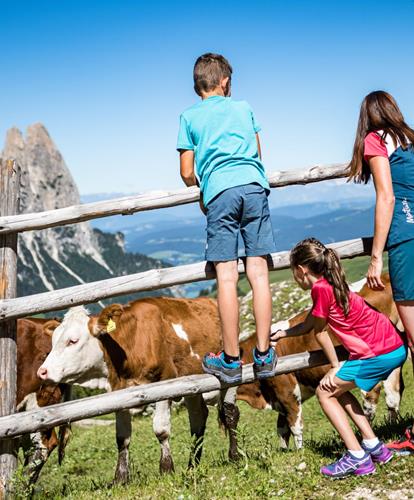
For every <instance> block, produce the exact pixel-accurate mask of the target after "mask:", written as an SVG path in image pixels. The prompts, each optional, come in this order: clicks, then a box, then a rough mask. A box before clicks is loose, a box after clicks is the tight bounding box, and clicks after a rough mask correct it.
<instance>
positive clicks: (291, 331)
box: [270, 312, 316, 342]
mask: <svg viewBox="0 0 414 500" xmlns="http://www.w3.org/2000/svg"><path fill="white" fill-rule="evenodd" d="M315 319H316V318H315V317H314V316H312V314H311V312H309V314H308V315H307V316H306V319H305V321H303V322H302V323H299V324H297V325H295V326H292V328H288V329H286V330H276V332H274V333H272V334H271V336H270V338H271V340H272V341H274V342H276V341H277V340H279V339H283V338H284V337H298V336H299V335H304V334H305V333H309V332H310V331H311V330H312V329H313V328H314V320H315Z"/></svg>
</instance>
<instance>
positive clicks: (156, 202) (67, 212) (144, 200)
mask: <svg viewBox="0 0 414 500" xmlns="http://www.w3.org/2000/svg"><path fill="white" fill-rule="evenodd" d="M346 176H347V165H346V164H345V163H334V164H331V165H317V166H314V167H311V168H308V169H301V170H288V171H281V172H274V173H272V174H270V175H269V176H268V180H269V183H270V186H271V187H272V188H276V187H284V186H292V185H295V184H311V183H313V182H320V181H326V180H332V179H340V178H342V177H346ZM199 198H200V190H199V189H198V188H197V187H191V188H185V189H179V190H176V191H154V192H150V193H146V194H141V195H136V196H128V197H124V198H117V199H112V200H105V201H98V202H93V203H85V204H82V205H73V206H70V207H65V208H58V209H56V210H48V211H45V212H37V213H30V214H19V215H11V216H7V217H0V234H7V233H13V232H22V231H32V230H34V229H46V228H48V227H55V226H62V225H65V224H74V223H76V222H83V221H87V220H91V219H98V218H101V217H109V216H110V215H130V214H133V213H135V212H140V211H144V210H154V209H157V208H166V207H174V206H178V205H185V204H187V203H194V202H196V201H197V200H199Z"/></svg>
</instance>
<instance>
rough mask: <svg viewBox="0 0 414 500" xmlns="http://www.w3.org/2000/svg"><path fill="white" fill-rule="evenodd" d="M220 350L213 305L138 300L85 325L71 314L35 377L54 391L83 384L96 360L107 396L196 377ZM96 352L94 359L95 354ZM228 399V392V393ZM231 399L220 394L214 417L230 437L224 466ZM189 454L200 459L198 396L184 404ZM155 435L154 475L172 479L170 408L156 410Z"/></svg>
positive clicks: (84, 317) (234, 418)
mask: <svg viewBox="0 0 414 500" xmlns="http://www.w3.org/2000/svg"><path fill="white" fill-rule="evenodd" d="M220 346H221V338H220V322H219V317H218V311H217V305H216V302H215V301H214V300H212V299H208V298H199V299H172V298H166V297H157V298H147V299H140V300H137V301H135V302H132V303H131V304H129V305H125V306H122V305H120V304H113V305H110V306H108V307H106V308H104V309H103V310H102V312H101V313H100V315H99V316H97V317H89V316H88V314H87V312H86V310H85V309H84V308H82V307H77V308H73V309H71V310H70V311H69V312H68V313H67V314H66V315H65V317H64V319H63V321H62V324H61V325H60V326H59V327H58V328H56V330H55V332H54V334H53V349H52V351H51V353H50V354H49V356H48V357H47V359H46V360H45V362H44V363H43V365H42V366H41V367H40V369H39V370H38V375H39V377H40V378H42V379H43V380H48V381H51V382H54V383H59V382H71V383H73V382H75V381H78V380H80V379H81V380H86V379H87V378H88V377H90V376H91V372H94V376H96V375H98V376H102V375H103V373H104V372H103V371H102V366H101V367H100V368H99V370H101V371H100V372H99V370H97V369H96V368H97V366H99V363H100V361H99V359H98V358H99V352H100V353H101V357H102V352H103V357H102V359H104V367H105V370H106V373H107V375H108V379H109V382H110V386H111V388H112V389H113V390H116V389H122V388H125V387H129V386H132V385H138V384H143V383H151V382H157V381H159V380H165V379H170V378H175V377H180V376H184V375H191V374H195V373H202V368H201V358H202V356H203V355H204V354H205V353H206V352H209V351H214V352H215V351H217V350H219V349H220ZM97 347H99V348H98V351H97V349H96V348H97ZM233 392H235V391H233ZM233 400H234V396H230V397H229V398H227V393H226V391H223V393H222V394H221V401H220V403H219V415H220V419H221V420H222V422H223V424H224V426H225V427H226V428H227V430H228V431H229V437H230V449H229V457H230V459H237V458H238V451H237V443H236V427H237V422H238V419H239V412H238V409H237V406H236V405H235V404H234V402H233ZM185 404H186V407H187V410H188V414H189V419H190V429H191V434H192V435H193V436H194V439H195V448H194V450H195V451H193V452H192V455H191V457H190V465H192V464H193V463H197V462H198V461H199V459H200V457H201V445H202V439H203V435H204V431H205V426H206V419H207V415H208V409H207V406H206V404H205V402H204V399H203V397H202V395H196V396H192V397H188V398H185ZM153 427H154V432H155V434H156V436H157V438H158V440H159V442H160V445H161V458H160V470H161V471H162V472H169V471H172V470H173V468H174V466H173V460H172V456H171V451H170V447H169V437H170V432H171V429H170V427H171V424H170V402H169V401H161V402H159V403H157V404H156V408H155V413H154V417H153ZM130 437H131V416H130V413H129V411H128V410H126V411H120V412H117V420H116V440H117V446H118V463H117V467H116V472H115V480H116V481H117V482H124V481H126V480H127V478H128V447H129V442H130Z"/></svg>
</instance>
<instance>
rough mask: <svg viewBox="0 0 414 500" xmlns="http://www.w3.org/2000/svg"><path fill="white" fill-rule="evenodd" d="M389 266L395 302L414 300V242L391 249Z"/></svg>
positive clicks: (403, 243) (389, 250)
mask: <svg viewBox="0 0 414 500" xmlns="http://www.w3.org/2000/svg"><path fill="white" fill-rule="evenodd" d="M388 266H389V270H390V278H391V286H392V293H393V295H394V300H396V301H397V302H399V301H404V300H414V240H408V241H404V242H402V243H398V244H397V245H394V246H392V247H391V248H389V249H388Z"/></svg>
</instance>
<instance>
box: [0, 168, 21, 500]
mask: <svg viewBox="0 0 414 500" xmlns="http://www.w3.org/2000/svg"><path fill="white" fill-rule="evenodd" d="M19 183H20V170H19V168H18V167H17V165H16V164H15V162H14V161H12V160H6V161H2V160H1V158H0V214H1V215H9V214H11V215H12V214H17V212H18V208H19V187H20V186H19ZM16 286H17V233H12V234H6V235H0V299H11V298H13V297H16ZM16 358H17V347H16V320H13V319H12V320H8V321H5V322H3V323H1V324H0V416H3V415H9V414H11V413H14V411H15V408H16V379H17V371H16ZM16 453H17V447H16V442H15V440H13V439H7V440H5V441H2V442H0V498H3V497H4V496H5V495H6V492H7V485H8V482H9V480H10V478H11V476H12V474H13V472H14V471H15V469H16V467H17V456H16Z"/></svg>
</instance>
